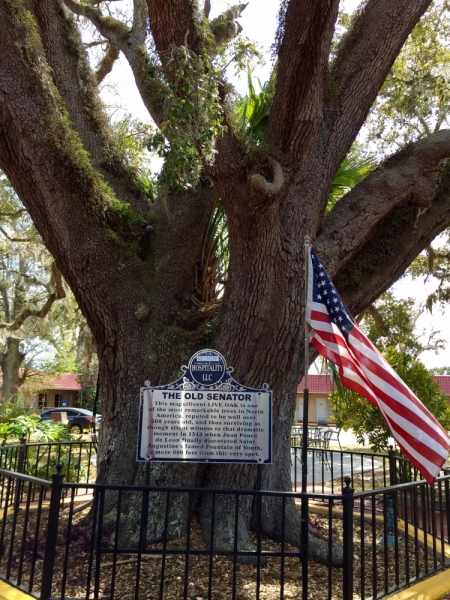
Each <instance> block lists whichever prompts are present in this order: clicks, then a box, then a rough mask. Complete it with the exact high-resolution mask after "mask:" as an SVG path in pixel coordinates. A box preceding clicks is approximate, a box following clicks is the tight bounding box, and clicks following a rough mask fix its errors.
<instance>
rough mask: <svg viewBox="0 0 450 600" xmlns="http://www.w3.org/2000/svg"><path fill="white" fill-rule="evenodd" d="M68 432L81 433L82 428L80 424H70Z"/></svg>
mask: <svg viewBox="0 0 450 600" xmlns="http://www.w3.org/2000/svg"><path fill="white" fill-rule="evenodd" d="M70 433H74V434H75V435H81V434H82V433H83V428H82V427H81V425H71V426H70Z"/></svg>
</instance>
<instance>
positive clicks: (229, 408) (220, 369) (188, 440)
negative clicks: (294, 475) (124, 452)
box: [137, 350, 272, 464]
mask: <svg viewBox="0 0 450 600" xmlns="http://www.w3.org/2000/svg"><path fill="white" fill-rule="evenodd" d="M182 370H183V371H184V375H183V376H182V377H181V378H180V379H179V380H178V381H175V382H174V383H171V384H169V385H163V386H158V387H152V386H150V384H149V383H148V382H146V387H143V388H141V407H140V418H139V439H138V452H137V460H140V461H169V462H170V461H185V462H232V463H255V464H268V463H271V462H272V392H271V391H269V390H268V389H267V385H265V386H264V387H263V388H262V389H254V388H247V387H245V386H242V385H240V384H239V383H238V382H237V381H235V380H234V379H233V378H232V377H231V372H232V370H233V368H232V367H227V365H226V362H225V359H224V357H223V356H222V355H221V354H219V352H216V351H215V350H201V351H200V352H197V353H196V354H194V356H192V358H191V360H190V361H189V366H188V367H182Z"/></svg>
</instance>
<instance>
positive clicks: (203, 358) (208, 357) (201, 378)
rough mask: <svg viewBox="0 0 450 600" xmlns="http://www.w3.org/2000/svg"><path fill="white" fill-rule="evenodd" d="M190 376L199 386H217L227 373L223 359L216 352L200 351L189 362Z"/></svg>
mask: <svg viewBox="0 0 450 600" xmlns="http://www.w3.org/2000/svg"><path fill="white" fill-rule="evenodd" d="M188 369H189V371H190V375H191V377H192V379H193V380H194V381H195V382H196V383H198V384H199V385H206V386H210V385H217V384H218V383H219V381H220V380H221V379H222V378H223V376H224V375H225V373H226V372H227V365H226V362H225V359H224V357H223V356H222V355H221V354H219V352H216V350H200V352H197V353H196V354H194V356H193V357H192V358H191V360H190V361H189V367H188Z"/></svg>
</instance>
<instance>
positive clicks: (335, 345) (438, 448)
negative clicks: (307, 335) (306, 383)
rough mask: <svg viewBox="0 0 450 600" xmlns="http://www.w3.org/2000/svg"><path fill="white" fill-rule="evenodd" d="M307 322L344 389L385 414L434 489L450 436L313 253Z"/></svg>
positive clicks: (405, 448) (412, 459)
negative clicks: (376, 343) (372, 339)
mask: <svg viewBox="0 0 450 600" xmlns="http://www.w3.org/2000/svg"><path fill="white" fill-rule="evenodd" d="M306 320H307V322H308V323H309V325H310V326H311V327H312V330H313V331H312V332H311V343H312V344H313V346H314V347H315V349H316V350H317V351H318V352H319V354H321V355H322V356H324V357H325V358H327V359H328V360H329V361H331V362H333V363H334V364H336V365H337V366H338V370H339V377H340V379H341V381H342V383H343V385H345V386H346V387H347V388H349V389H351V390H353V391H355V392H357V393H358V394H361V396H364V397H365V398H367V399H368V400H369V401H370V402H372V404H374V405H375V406H376V407H377V408H378V409H379V410H380V412H381V414H382V416H383V418H384V420H385V421H386V424H387V425H388V427H389V429H390V431H391V433H392V436H393V437H394V439H395V441H396V442H397V444H398V445H399V446H400V448H401V450H402V451H403V453H404V454H405V455H406V456H407V457H408V458H409V459H410V460H411V462H412V463H413V464H414V465H415V466H416V467H417V468H418V469H419V471H420V472H421V473H422V475H423V476H424V478H425V479H426V480H427V481H428V483H429V484H430V485H432V484H433V482H434V480H435V479H436V477H437V476H438V475H439V471H440V469H441V467H442V465H443V464H444V462H445V460H446V459H447V456H448V453H449V448H450V441H449V438H448V436H447V433H446V432H445V430H444V428H443V427H442V426H441V425H440V424H439V423H438V421H437V420H436V419H435V418H434V417H433V415H432V414H431V413H430V411H429V410H428V409H427V408H426V407H425V406H424V405H423V404H422V402H421V401H420V400H419V399H418V398H417V396H415V394H413V392H412V391H411V390H410V389H409V388H408V386H407V385H406V384H405V383H404V382H403V381H402V380H401V379H400V377H399V376H398V375H397V373H396V372H395V371H394V369H393V368H392V367H391V366H390V365H389V363H388V362H387V361H386V360H385V359H384V358H383V357H382V356H381V354H380V353H379V352H378V350H377V349H376V348H375V346H374V345H373V344H372V343H371V342H370V340H368V339H367V338H366V336H365V335H364V334H363V333H362V332H361V330H360V329H359V328H358V326H357V324H356V323H355V321H354V320H353V318H352V316H351V315H350V313H349V312H348V310H347V307H346V306H345V304H344V303H343V302H342V300H341V297H340V296H339V294H338V293H337V291H336V290H335V288H334V286H333V284H332V282H331V280H330V278H329V277H328V275H327V273H326V271H325V269H324V268H323V266H322V264H321V262H320V261H319V259H318V258H317V254H316V253H315V251H314V250H313V248H310V251H309V264H308V301H307V308H306Z"/></svg>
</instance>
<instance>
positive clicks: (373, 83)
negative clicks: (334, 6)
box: [323, 0, 431, 170]
mask: <svg viewBox="0 0 450 600" xmlns="http://www.w3.org/2000/svg"><path fill="white" fill-rule="evenodd" d="M430 4H431V0H369V1H368V2H367V3H366V5H365V6H364V8H363V10H362V12H361V13H360V14H359V15H358V16H357V17H356V18H355V20H354V23H353V25H352V27H351V29H350V31H349V32H348V34H347V35H346V36H344V38H343V40H342V42H341V44H340V47H339V48H338V51H337V56H336V59H335V61H334V64H333V66H332V70H331V80H330V87H329V102H328V106H327V109H326V114H327V117H326V121H327V123H328V126H329V131H330V133H329V136H327V137H326V139H325V137H324V140H323V142H324V144H326V148H327V155H328V157H329V158H328V160H329V161H330V165H331V168H332V170H333V169H334V170H336V169H337V168H338V166H339V164H340V163H341V162H342V159H343V158H344V156H345V154H346V153H347V152H348V149H349V148H350V145H351V143H352V142H353V140H354V138H355V136H356V135H357V133H358V131H359V130H360V128H361V126H362V125H363V123H364V121H365V119H366V117H367V115H368V112H369V110H370V108H371V106H372V104H373V102H374V101H375V98H376V96H377V94H378V92H379V91H380V89H381V87H382V85H383V83H384V80H385V79H386V77H387V74H388V73H389V69H390V68H391V67H392V65H393V63H394V61H395V59H396V58H397V56H398V54H399V52H400V50H401V48H402V46H403V44H404V43H405V41H406V38H407V37H408V35H409V34H410V32H411V31H412V29H413V28H414V26H415V25H416V24H417V22H418V21H419V19H420V17H421V16H422V15H423V14H424V12H425V11H426V10H427V8H428V7H429V6H430Z"/></svg>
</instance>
